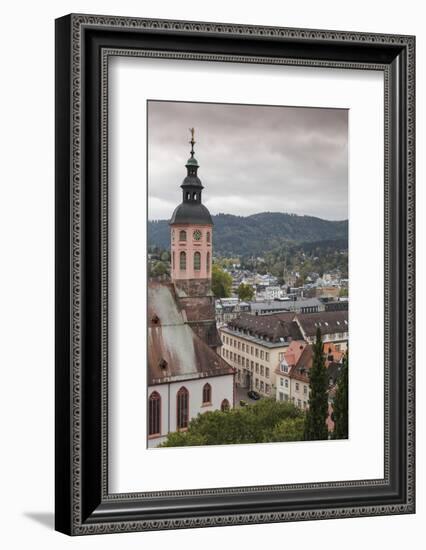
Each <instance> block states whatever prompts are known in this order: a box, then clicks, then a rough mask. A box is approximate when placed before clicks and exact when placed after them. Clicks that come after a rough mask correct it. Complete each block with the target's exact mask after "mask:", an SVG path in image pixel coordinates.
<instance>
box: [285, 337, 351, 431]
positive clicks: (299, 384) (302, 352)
mask: <svg viewBox="0 0 426 550" xmlns="http://www.w3.org/2000/svg"><path fill="white" fill-rule="evenodd" d="M323 351H324V361H325V367H326V368H327V376H328V394H329V403H330V407H331V406H332V402H333V398H334V395H335V389H336V383H337V379H338V376H339V374H340V370H341V367H342V362H343V357H344V353H343V352H342V351H341V350H340V349H338V348H337V347H336V345H335V344H333V343H325V344H324V346H323ZM312 364H313V349H312V345H311V344H308V343H307V342H305V341H304V340H301V341H294V342H292V343H291V344H290V346H289V347H288V348H287V350H286V351H285V352H284V356H283V358H282V360H281V361H280V363H279V365H278V368H277V369H276V375H277V376H276V399H277V401H289V402H291V403H293V404H294V405H296V406H297V407H299V408H300V409H303V410H305V409H307V408H308V406H309V371H310V369H311V368H312ZM330 407H329V408H330ZM327 422H328V426H329V429H332V424H331V422H332V421H331V419H329V420H328V421H327Z"/></svg>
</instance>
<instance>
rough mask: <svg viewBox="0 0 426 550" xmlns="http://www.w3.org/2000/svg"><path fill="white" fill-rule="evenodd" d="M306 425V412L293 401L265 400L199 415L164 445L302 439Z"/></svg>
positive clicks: (178, 445)
mask: <svg viewBox="0 0 426 550" xmlns="http://www.w3.org/2000/svg"><path fill="white" fill-rule="evenodd" d="M303 425H304V413H303V412H302V411H301V410H300V409H298V408H297V407H295V406H294V405H293V404H291V403H284V402H280V401H276V400H275V399H261V400H260V401H258V402H256V403H255V404H250V405H246V406H244V407H241V408H238V409H230V410H229V411H226V412H222V411H209V412H206V413H203V414H199V415H198V416H197V417H196V418H193V419H192V420H191V421H190V423H189V426H188V430H187V431H185V432H177V433H170V434H169V435H168V436H167V439H166V441H164V443H162V444H161V447H182V446H189V445H225V444H231V443H267V442H270V441H300V440H302V439H303Z"/></svg>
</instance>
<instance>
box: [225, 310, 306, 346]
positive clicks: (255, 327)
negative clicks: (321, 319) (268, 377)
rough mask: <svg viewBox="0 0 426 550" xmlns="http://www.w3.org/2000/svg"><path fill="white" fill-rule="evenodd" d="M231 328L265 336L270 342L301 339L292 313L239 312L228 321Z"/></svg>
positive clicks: (261, 336)
mask: <svg viewBox="0 0 426 550" xmlns="http://www.w3.org/2000/svg"><path fill="white" fill-rule="evenodd" d="M228 327H229V328H231V329H239V330H242V331H244V332H246V331H247V332H248V333H249V334H251V335H253V336H257V337H259V338H267V339H268V341H270V342H273V343H275V342H282V341H289V339H290V340H302V339H303V337H302V334H301V332H300V329H299V327H298V326H297V323H296V322H295V321H294V313H287V312H284V313H273V314H271V315H249V314H244V313H243V314H241V315H240V316H239V317H238V318H237V319H234V320H232V321H230V322H229V323H228Z"/></svg>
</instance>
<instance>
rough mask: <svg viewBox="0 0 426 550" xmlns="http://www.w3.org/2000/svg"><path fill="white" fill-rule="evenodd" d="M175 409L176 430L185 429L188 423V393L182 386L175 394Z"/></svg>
mask: <svg viewBox="0 0 426 550" xmlns="http://www.w3.org/2000/svg"><path fill="white" fill-rule="evenodd" d="M176 409H177V411H176V413H177V414H176V428H177V429H178V430H182V429H185V428H187V427H188V422H189V392H188V390H187V389H186V388H185V387H184V386H182V387H181V388H180V390H179V391H178V392H177V399H176Z"/></svg>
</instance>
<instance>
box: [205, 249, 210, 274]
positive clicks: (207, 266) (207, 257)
mask: <svg viewBox="0 0 426 550" xmlns="http://www.w3.org/2000/svg"><path fill="white" fill-rule="evenodd" d="M206 270H207V273H210V252H207V256H206Z"/></svg>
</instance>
